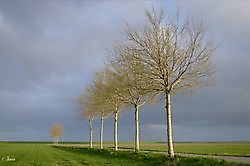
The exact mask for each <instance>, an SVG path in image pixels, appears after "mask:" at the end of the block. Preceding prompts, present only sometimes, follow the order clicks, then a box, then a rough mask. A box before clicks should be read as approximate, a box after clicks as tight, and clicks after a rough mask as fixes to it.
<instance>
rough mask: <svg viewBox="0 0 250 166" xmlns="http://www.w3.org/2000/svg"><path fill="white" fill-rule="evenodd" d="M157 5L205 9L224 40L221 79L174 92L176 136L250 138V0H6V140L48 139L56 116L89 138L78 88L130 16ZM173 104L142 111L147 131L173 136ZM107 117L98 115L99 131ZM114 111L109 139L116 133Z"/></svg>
mask: <svg viewBox="0 0 250 166" xmlns="http://www.w3.org/2000/svg"><path fill="white" fill-rule="evenodd" d="M151 5H154V6H155V7H163V8H164V9H165V10H166V11H167V12H168V13H170V14H171V13H174V12H175V11H176V9H177V8H178V7H180V9H181V11H182V14H183V15H184V16H185V15H192V16H194V17H195V18H196V19H198V20H200V19H202V20H203V22H204V23H205V24H206V25H208V33H209V35H210V36H211V37H212V38H213V39H214V41H215V42H216V43H217V44H218V49H217V50H216V52H215V55H214V56H213V63H214V64H215V67H216V70H217V73H216V76H215V77H216V85H214V86H211V87H208V88H204V89H201V90H198V91H196V92H195V93H193V94H192V95H190V94H187V95H181V96H177V97H175V98H174V99H173V107H172V111H173V128H174V129H173V134H174V139H175V140H176V141H236V140H250V77H249V73H250V55H249V53H250V17H249V16H250V2H249V1H228V2H226V1H221V2H216V1H212V2H209V1H202V2H199V3H198V2H196V1H186V2H184V1H176V2H175V1H170V2H164V1H136V2H133V1H127V2H125V1H105V2H101V1H94V2H92V1H44V2H42V1H28V0H27V1H25V0H23V1H0V141H1V140H10V141H14V140H26V141H28V140H34V141H48V140H50V137H49V135H48V129H49V127H50V126H51V125H52V124H53V123H56V122H57V123H61V124H63V125H64V128H65V132H64V135H63V137H62V140H64V141H87V140H88V123H87V122H85V121H81V120H80V119H79V112H80V108H79V104H78V97H79V95H80V93H81V92H82V90H83V89H84V88H85V87H86V86H87V85H88V84H90V83H91V78H92V76H93V73H94V72H95V71H96V70H98V69H100V68H101V67H102V65H103V61H105V58H106V57H107V53H106V51H105V48H108V47H110V46H111V45H112V43H113V42H114V41H115V40H119V39H120V38H121V37H122V35H121V32H122V28H123V27H124V25H125V21H126V22H128V23H130V24H132V25H139V24H140V23H142V22H143V20H144V19H145V17H144V9H145V8H149V7H150V6H151ZM163 109H164V105H163V104H157V105H151V106H145V107H143V109H142V110H141V112H140V125H141V133H140V134H141V139H142V141H164V140H166V131H165V123H166V122H165V121H166V113H165V112H164V111H163ZM133 116H134V113H133V111H132V110H130V111H126V112H122V113H121V115H120V119H119V120H120V121H119V139H120V140H121V141H132V140H133V134H134V121H133V120H134V117H133ZM98 125H99V119H96V120H95V123H94V140H96V141H97V140H98V139H99V137H98V132H99V129H98ZM112 130H113V125H112V118H110V119H107V120H105V133H104V139H105V141H112V138H113V135H112V133H113V132H112Z"/></svg>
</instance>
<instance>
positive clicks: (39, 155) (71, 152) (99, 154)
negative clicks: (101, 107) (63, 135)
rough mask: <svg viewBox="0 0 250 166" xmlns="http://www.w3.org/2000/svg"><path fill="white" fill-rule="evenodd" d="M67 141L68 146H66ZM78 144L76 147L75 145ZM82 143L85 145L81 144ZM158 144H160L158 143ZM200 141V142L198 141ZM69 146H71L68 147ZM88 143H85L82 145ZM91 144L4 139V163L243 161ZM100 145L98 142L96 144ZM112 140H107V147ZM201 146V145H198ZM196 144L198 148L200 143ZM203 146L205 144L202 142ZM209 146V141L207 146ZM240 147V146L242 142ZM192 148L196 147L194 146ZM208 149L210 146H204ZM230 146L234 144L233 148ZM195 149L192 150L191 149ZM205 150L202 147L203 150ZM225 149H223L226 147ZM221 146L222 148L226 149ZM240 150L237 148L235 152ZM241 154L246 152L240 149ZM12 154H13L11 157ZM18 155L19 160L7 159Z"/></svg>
mask: <svg viewBox="0 0 250 166" xmlns="http://www.w3.org/2000/svg"><path fill="white" fill-rule="evenodd" d="M144 144H145V145H144V146H143V148H145V149H153V150H161V148H163V147H161V146H162V144H160V143H144ZM65 145H66V146H65ZM72 145H74V146H75V147H72ZM79 145H81V146H79ZM156 145H157V146H156ZM195 145H196V144H195ZM67 146H68V147H67ZM82 146H85V147H82ZM86 146H87V144H64V146H58V147H54V146H51V145H50V144H47V143H0V157H1V158H2V160H1V161H0V165H1V166H2V165H10V166H11V165H20V166H22V165H24V166H28V165H46V166H47V165H48V166H49V165H51V166H56V165H58V166H61V165H72V166H73V165H74V166H75V165H76V166H77V165H93V166H95V165H98V166H99V165H131V166H132V165H145V166H147V165H172V164H174V165H240V164H234V163H229V162H225V161H222V160H213V159H205V158H192V157H191V158H190V157H189V158H187V157H177V158H176V159H175V161H168V160H167V158H166V156H165V155H163V154H153V153H139V154H136V153H134V152H132V151H130V152H128V151H120V152H114V151H113V150H111V149H108V150H98V149H97V148H95V149H88V148H86ZM96 146H97V145H96ZM109 146H110V144H108V143H106V147H109ZM121 146H122V147H125V148H128V147H131V146H132V144H131V143H121ZM188 146H189V147H192V146H191V145H189V144H183V145H182V146H179V147H178V146H176V148H177V147H178V148H180V149H181V147H183V150H184V151H186V149H185V148H187V147H188ZM196 146H198V145H196ZM196 146H194V148H193V149H194V150H195V149H197V147H196ZM199 146H201V145H199ZM204 147H206V145H205V146H204ZM239 147H240V146H239ZM191 149H192V148H191ZM204 149H205V150H206V151H207V148H204ZM229 149H230V148H229ZM190 151H191V150H190ZM200 151H201V150H200ZM222 151H223V150H222ZM222 151H221V149H220V148H219V149H218V152H222ZM234 153H236V152H234ZM239 154H243V150H242V152H240V153H239ZM8 156H9V157H8ZM7 158H9V159H15V161H7Z"/></svg>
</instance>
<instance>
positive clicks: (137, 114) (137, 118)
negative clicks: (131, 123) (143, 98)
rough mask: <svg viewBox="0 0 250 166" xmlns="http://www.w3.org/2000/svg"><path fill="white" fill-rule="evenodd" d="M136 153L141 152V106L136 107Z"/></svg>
mask: <svg viewBox="0 0 250 166" xmlns="http://www.w3.org/2000/svg"><path fill="white" fill-rule="evenodd" d="M135 151H136V152H139V151H140V139H139V106H138V105H135Z"/></svg>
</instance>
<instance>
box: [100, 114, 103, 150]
mask: <svg viewBox="0 0 250 166" xmlns="http://www.w3.org/2000/svg"><path fill="white" fill-rule="evenodd" d="M100 148H101V149H103V115H101V125H100Z"/></svg>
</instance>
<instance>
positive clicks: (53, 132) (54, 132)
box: [49, 123, 63, 145]
mask: <svg viewBox="0 0 250 166" xmlns="http://www.w3.org/2000/svg"><path fill="white" fill-rule="evenodd" d="M62 134H63V126H62V125H60V124H57V123H56V124H53V125H52V126H51V128H50V130H49V135H50V137H52V138H53V139H54V144H55V145H57V144H58V142H59V138H60V136H61V135H62Z"/></svg>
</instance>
